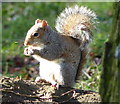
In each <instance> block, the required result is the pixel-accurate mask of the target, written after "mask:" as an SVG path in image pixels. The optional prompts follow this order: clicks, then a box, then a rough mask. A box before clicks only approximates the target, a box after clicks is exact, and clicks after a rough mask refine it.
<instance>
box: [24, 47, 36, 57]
mask: <svg viewBox="0 0 120 104" xmlns="http://www.w3.org/2000/svg"><path fill="white" fill-rule="evenodd" d="M33 54H34V51H33V49H32V47H27V48H25V49H24V55H26V56H30V55H33Z"/></svg>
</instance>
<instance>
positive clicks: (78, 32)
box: [24, 5, 96, 87]
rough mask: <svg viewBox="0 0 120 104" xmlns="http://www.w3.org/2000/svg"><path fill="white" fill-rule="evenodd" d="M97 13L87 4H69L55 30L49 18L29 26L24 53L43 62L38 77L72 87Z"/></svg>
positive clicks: (80, 66) (55, 83) (56, 84)
mask: <svg viewBox="0 0 120 104" xmlns="http://www.w3.org/2000/svg"><path fill="white" fill-rule="evenodd" d="M95 23H96V14H95V13H94V12H93V11H91V10H90V9H88V8H87V7H83V6H81V7H79V6H77V5H76V6H74V7H68V8H65V10H64V11H63V12H62V13H61V14H60V16H58V18H57V20H56V30H57V31H54V30H53V29H52V28H51V27H50V26H49V25H48V23H47V21H46V20H40V19H37V20H35V24H34V25H33V26H32V27H31V28H30V29H29V30H28V33H27V35H26V38H25V41H24V45H25V46H27V48H25V49H24V54H25V55H27V56H33V57H34V58H35V59H36V60H38V61H39V62H40V67H39V75H40V76H39V77H37V78H36V81H39V80H41V79H44V80H46V81H47V82H50V83H51V84H52V85H53V86H55V87H56V86H57V87H58V86H59V85H63V86H66V87H73V86H74V84H75V81H76V80H77V79H78V78H79V76H80V72H81V69H82V66H83V65H84V63H85V60H86V55H87V53H88V50H87V49H88V48H87V46H88V44H89V42H90V40H91V38H92V32H91V29H92V27H93V26H94V24H95Z"/></svg>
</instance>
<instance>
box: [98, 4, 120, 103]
mask: <svg viewBox="0 0 120 104" xmlns="http://www.w3.org/2000/svg"><path fill="white" fill-rule="evenodd" d="M119 88H120V2H116V3H114V18H113V25H112V32H111V34H110V37H109V40H108V42H106V44H105V52H104V59H103V72H102V76H101V86H100V94H101V97H102V101H103V102H119V103H120V89H119Z"/></svg>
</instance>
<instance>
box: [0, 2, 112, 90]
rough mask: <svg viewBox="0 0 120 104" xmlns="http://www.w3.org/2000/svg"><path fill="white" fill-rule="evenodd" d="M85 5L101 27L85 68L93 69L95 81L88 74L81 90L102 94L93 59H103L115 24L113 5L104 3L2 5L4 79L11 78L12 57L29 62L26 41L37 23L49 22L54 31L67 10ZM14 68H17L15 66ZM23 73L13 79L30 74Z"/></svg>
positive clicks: (99, 67) (99, 68)
mask: <svg viewBox="0 0 120 104" xmlns="http://www.w3.org/2000/svg"><path fill="white" fill-rule="evenodd" d="M76 4H77V5H83V6H87V7H89V8H91V9H92V10H93V11H95V12H96V14H97V16H98V21H99V24H97V26H96V30H94V31H93V41H92V43H91V45H90V47H91V53H92V54H93V55H92V56H91V58H90V59H88V62H87V64H86V66H85V68H86V69H88V68H90V70H91V71H92V73H93V75H92V76H91V78H87V77H86V76H85V75H84V74H83V75H82V78H81V83H80V84H77V87H78V88H82V89H88V90H90V89H92V90H95V91H98V88H99V82H100V73H101V69H102V67H101V65H97V66H95V64H93V58H94V57H95V56H100V57H101V56H102V54H103V51H104V43H105V41H106V40H107V39H108V36H109V34H110V32H111V24H112V15H113V14H112V13H113V9H112V3H108V2H106V3H100V2H90V3H87V2H81V3H78V2H77V3H75V2H74V3H71V2H68V3H62V2H59V3H54V2H52V3H47V2H45V3H42V2H41V3H38V2H35V3H17V2H16V3H2V50H1V53H2V66H3V67H2V70H3V75H6V76H11V74H9V72H8V67H9V65H8V64H10V65H13V64H14V62H12V61H10V62H8V61H7V60H8V58H9V57H13V56H16V55H19V56H20V57H22V58H25V56H24V55H23V50H24V46H23V43H24V38H25V36H26V33H27V30H28V29H29V28H30V27H31V26H32V25H33V24H34V21H35V20H36V19H37V18H39V19H45V20H47V21H48V24H49V25H50V26H51V27H52V28H53V29H54V26H55V20H56V18H57V16H58V15H59V14H60V12H61V11H62V10H63V9H64V8H65V7H67V6H72V5H76ZM13 66H14V65H13ZM20 72H21V73H19V72H16V73H14V74H12V77H15V76H22V78H24V77H25V74H27V71H26V68H25V67H23V68H22V69H21V71H20Z"/></svg>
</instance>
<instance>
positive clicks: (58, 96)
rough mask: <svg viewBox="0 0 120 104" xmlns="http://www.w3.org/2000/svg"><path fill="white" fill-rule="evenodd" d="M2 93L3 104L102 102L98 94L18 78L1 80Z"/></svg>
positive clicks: (0, 89)
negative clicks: (10, 103)
mask: <svg viewBox="0 0 120 104" xmlns="http://www.w3.org/2000/svg"><path fill="white" fill-rule="evenodd" d="M0 85H1V86H2V88H0V91H1V92H2V95H0V96H2V102H4V103H6V102H12V103H19V104H23V102H24V103H26V102H30V103H32V104H33V103H35V104H36V102H41V103H40V104H44V102H51V104H53V103H54V104H58V103H66V102H72V103H74V102H75V103H76V102H79V103H80V102H100V101H101V100H100V95H99V94H98V93H97V92H93V91H85V90H77V89H73V88H66V87H60V88H59V89H56V88H54V87H52V86H51V85H50V84H49V83H45V82H41V83H36V82H33V81H30V80H29V81H28V80H22V79H18V78H7V77H3V78H2V79H0ZM4 103H3V104H4Z"/></svg>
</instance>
